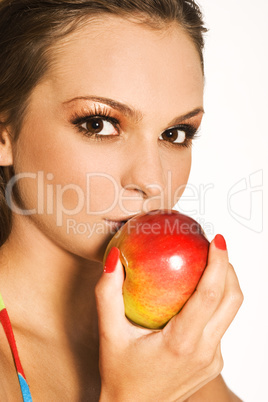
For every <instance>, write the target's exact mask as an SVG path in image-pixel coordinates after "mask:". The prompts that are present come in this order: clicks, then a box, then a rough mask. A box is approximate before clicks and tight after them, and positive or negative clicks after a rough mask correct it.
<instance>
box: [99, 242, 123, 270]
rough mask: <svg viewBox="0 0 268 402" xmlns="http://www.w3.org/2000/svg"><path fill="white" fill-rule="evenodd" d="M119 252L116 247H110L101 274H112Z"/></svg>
mask: <svg viewBox="0 0 268 402" xmlns="http://www.w3.org/2000/svg"><path fill="white" fill-rule="evenodd" d="M119 255H120V251H119V249H118V248H117V247H112V248H111V250H110V252H109V254H108V256H107V258H106V261H105V264H104V268H103V272H105V273H106V274H111V273H112V272H114V270H115V267H116V264H117V261H118V259H119Z"/></svg>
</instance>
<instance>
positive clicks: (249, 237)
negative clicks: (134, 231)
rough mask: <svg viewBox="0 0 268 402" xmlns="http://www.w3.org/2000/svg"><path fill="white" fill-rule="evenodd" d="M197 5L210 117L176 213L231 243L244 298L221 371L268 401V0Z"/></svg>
mask: <svg viewBox="0 0 268 402" xmlns="http://www.w3.org/2000/svg"><path fill="white" fill-rule="evenodd" d="M199 4H200V6H201V8H202V10H203V13H204V16H205V21H206V25H207V27H208V28H209V32H208V33H207V34H206V50H205V75H206V87H205V112H206V114H205V118H204V120H203V124H202V129H201V131H200V137H199V138H198V139H197V140H195V143H194V146H193V165H192V172H191V176H190V180H189V184H190V185H189V187H188V189H187V190H186V191H185V193H184V198H182V200H181V202H180V203H179V206H178V209H179V210H181V211H182V210H183V211H184V212H185V213H187V214H188V215H191V216H193V217H194V218H195V219H196V220H198V221H199V222H200V223H201V224H202V226H203V228H204V229H205V231H206V233H207V236H208V238H209V240H212V239H213V237H214V235H216V234H217V233H221V234H223V235H224V236H225V238H226V241H227V247H228V252H229V258H230V261H231V263H232V264H233V265H234V267H235V270H236V272H237V275H238V278H239V281H240V285H241V288H242V290H243V293H244V297H245V301H244V303H243V306H242V308H241V309H240V311H239V313H238V315H237V316H236V318H235V320H234V322H233V323H232V324H231V326H230V327H229V329H228V331H227V332H226V334H225V335H224V338H223V341H222V351H223V357H224V361H225V366H224V369H223V372H222V374H223V377H224V379H225V381H226V382H227V384H228V385H229V387H230V388H231V389H233V390H234V391H235V393H236V394H237V395H238V396H239V397H240V398H241V399H242V400H243V401H245V402H257V401H258V402H267V401H268V264H267V250H268V229H267V187H268V186H267V176H268V163H267V161H268V139H267V138H268V1H267V0H258V1H256V2H253V1H252V0H224V1H219V0H200V1H199ZM202 186H206V188H207V191H206V192H205V193H204V191H203V195H202ZM204 194H205V195H204ZM186 196H187V197H188V199H186ZM183 211H182V212H183ZM215 402H216V401H215Z"/></svg>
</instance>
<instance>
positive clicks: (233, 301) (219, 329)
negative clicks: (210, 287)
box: [204, 264, 243, 344]
mask: <svg viewBox="0 0 268 402" xmlns="http://www.w3.org/2000/svg"><path fill="white" fill-rule="evenodd" d="M242 302H243V293H242V291H241V288H240V285H239V282H238V279H237V276H236V273H235V271H234V268H233V266H232V265H231V264H229V266H228V272H227V277H226V285H225V291H224V296H223V300H222V302H221V304H220V305H219V306H218V308H217V310H216V311H215V313H214V314H213V316H212V318H211V319H210V321H209V322H208V324H207V326H206V328H205V330H204V336H205V337H207V338H208V339H209V340H210V342H213V343H214V344H216V343H218V342H219V340H220V339H221V338H222V337H223V335H224V333H225V331H226V330H227V329H228V327H229V326H230V324H231V322H232V321H233V319H234V317H235V316H236V314H237V312H238V310H239V308H240V307H241V304H242Z"/></svg>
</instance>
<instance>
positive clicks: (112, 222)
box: [104, 215, 135, 232]
mask: <svg viewBox="0 0 268 402" xmlns="http://www.w3.org/2000/svg"><path fill="white" fill-rule="evenodd" d="M133 216H135V215H132V216H129V217H126V218H124V219H108V218H105V219H104V221H105V222H106V224H107V225H108V226H109V227H110V228H111V229H112V231H115V232H117V231H118V230H119V229H120V228H121V227H122V226H123V225H124V224H125V223H126V222H127V221H129V219H131V218H133Z"/></svg>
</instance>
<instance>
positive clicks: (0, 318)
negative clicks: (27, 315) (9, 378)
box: [0, 308, 26, 379]
mask: <svg viewBox="0 0 268 402" xmlns="http://www.w3.org/2000/svg"><path fill="white" fill-rule="evenodd" d="M0 322H1V323H2V325H3V328H4V331H5V333H6V337H7V340H8V343H9V346H10V348H11V352H12V355H13V359H14V362H15V366H16V369H17V372H18V373H20V374H21V375H22V376H23V377H24V378H25V379H26V377H25V374H24V371H23V368H22V366H21V362H20V358H19V354H18V349H17V345H16V341H15V337H14V333H13V329H12V326H11V322H10V319H9V316H8V314H7V310H6V308H4V309H3V310H1V311H0Z"/></svg>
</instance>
